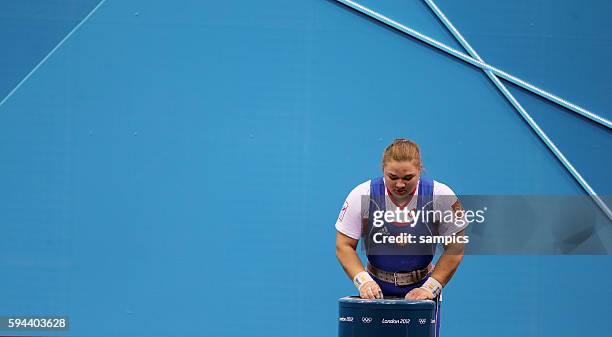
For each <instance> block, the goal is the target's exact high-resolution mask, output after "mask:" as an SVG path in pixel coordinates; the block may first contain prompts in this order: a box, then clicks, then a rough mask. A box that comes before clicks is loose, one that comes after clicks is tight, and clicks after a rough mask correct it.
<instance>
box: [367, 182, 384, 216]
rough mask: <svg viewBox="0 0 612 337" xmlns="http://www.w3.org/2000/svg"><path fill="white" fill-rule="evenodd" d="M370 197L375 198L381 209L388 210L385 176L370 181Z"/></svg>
mask: <svg viewBox="0 0 612 337" xmlns="http://www.w3.org/2000/svg"><path fill="white" fill-rule="evenodd" d="M370 198H371V199H372V200H374V202H375V204H376V205H378V209H376V210H380V211H383V212H384V211H386V210H387V204H386V203H385V181H384V179H383V177H378V178H375V179H372V180H371V181H370ZM372 206H373V205H372V202H370V214H372V211H374V210H373V209H372Z"/></svg>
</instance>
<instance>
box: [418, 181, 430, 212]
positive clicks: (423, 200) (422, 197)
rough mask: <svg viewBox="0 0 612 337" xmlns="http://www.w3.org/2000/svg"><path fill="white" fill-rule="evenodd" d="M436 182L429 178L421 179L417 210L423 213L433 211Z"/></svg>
mask: <svg viewBox="0 0 612 337" xmlns="http://www.w3.org/2000/svg"><path fill="white" fill-rule="evenodd" d="M433 187H434V181H433V179H431V178H429V177H421V179H420V181H419V196H418V199H417V209H421V210H423V211H426V210H432V209H433V189H434V188H433Z"/></svg>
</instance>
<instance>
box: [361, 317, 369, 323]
mask: <svg viewBox="0 0 612 337" xmlns="http://www.w3.org/2000/svg"><path fill="white" fill-rule="evenodd" d="M361 321H362V322H363V323H365V324H370V323H372V317H361Z"/></svg>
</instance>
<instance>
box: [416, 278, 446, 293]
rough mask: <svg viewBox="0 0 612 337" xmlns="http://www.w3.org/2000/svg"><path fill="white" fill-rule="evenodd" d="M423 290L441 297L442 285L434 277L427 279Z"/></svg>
mask: <svg viewBox="0 0 612 337" xmlns="http://www.w3.org/2000/svg"><path fill="white" fill-rule="evenodd" d="M421 288H422V289H425V290H427V291H429V292H430V293H431V294H432V295H433V296H434V297H436V296H438V295H440V291H442V285H441V284H440V282H438V280H436V279H435V278H433V277H429V278H427V281H425V283H423V285H422V286H421Z"/></svg>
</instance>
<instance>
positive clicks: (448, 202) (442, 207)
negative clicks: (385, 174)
mask: <svg viewBox="0 0 612 337" xmlns="http://www.w3.org/2000/svg"><path fill="white" fill-rule="evenodd" d="M370 182H371V181H370V180H368V181H366V182H364V183H361V184H359V185H357V187H355V188H354V189H353V190H352V191H351V192H350V193H349V195H348V196H347V197H346V201H345V202H344V205H343V206H342V209H341V210H340V214H339V216H338V220H337V221H336V230H338V231H339V232H340V233H342V234H344V235H347V236H349V237H351V238H353V239H356V240H359V237H360V236H361V226H362V219H364V218H368V217H369V212H368V211H369V207H367V205H369V199H370ZM420 183H421V182H420V180H419V182H418V184H420ZM418 193H419V186H418V185H417V188H416V190H415V192H414V195H415V196H417V195H418ZM457 201H458V199H457V197H456V196H455V193H454V192H453V191H452V190H451V189H450V188H449V187H448V186H446V185H444V184H442V183H440V182H437V181H435V180H434V185H433V210H434V211H441V212H446V211H448V212H452V211H453V204H455V203H456V202H457ZM385 202H386V210H389V211H393V212H395V211H396V209H403V208H404V207H408V210H413V209H416V206H417V198H416V197H412V198H411V200H410V202H409V203H408V204H407V205H406V206H403V207H401V208H400V207H399V206H398V205H396V204H395V203H394V201H393V200H392V199H391V198H390V197H389V191H388V190H387V187H386V186H385ZM398 222H399V223H402V222H401V221H398ZM403 223H405V222H403ZM467 226H468V223H467V222H461V225H457V224H456V223H455V222H453V221H444V219H442V218H440V219H436V221H435V223H434V228H432V232H434V233H432V234H433V235H453V234H455V233H458V232H460V231H461V230H463V229H464V228H465V227H467Z"/></svg>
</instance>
